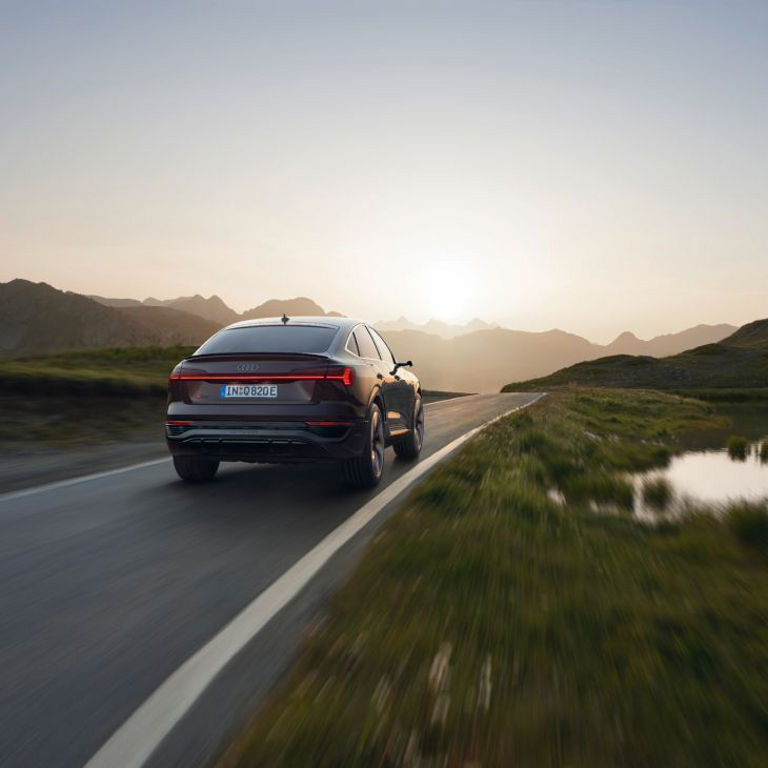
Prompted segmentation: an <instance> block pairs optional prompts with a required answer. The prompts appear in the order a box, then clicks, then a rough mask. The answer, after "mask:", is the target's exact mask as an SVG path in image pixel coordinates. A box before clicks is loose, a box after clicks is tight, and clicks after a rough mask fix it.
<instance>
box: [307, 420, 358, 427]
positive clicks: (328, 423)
mask: <svg viewBox="0 0 768 768" xmlns="http://www.w3.org/2000/svg"><path fill="white" fill-rule="evenodd" d="M304 423H305V424H306V425H307V426H308V427H351V426H352V424H353V423H354V422H351V421H305V422H304Z"/></svg>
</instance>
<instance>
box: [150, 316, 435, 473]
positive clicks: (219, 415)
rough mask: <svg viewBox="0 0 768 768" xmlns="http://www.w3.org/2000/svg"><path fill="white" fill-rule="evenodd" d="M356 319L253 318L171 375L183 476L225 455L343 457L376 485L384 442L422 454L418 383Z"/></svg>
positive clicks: (403, 452) (173, 441)
mask: <svg viewBox="0 0 768 768" xmlns="http://www.w3.org/2000/svg"><path fill="white" fill-rule="evenodd" d="M410 365H412V363H411V361H410V360H409V361H408V362H404V363H399V362H396V360H395V357H394V355H393V354H392V352H391V351H390V349H389V347H388V346H387V344H386V342H385V341H384V339H382V338H381V336H380V335H379V334H378V333H377V332H376V331H375V330H374V329H373V328H371V327H370V326H368V325H366V324H365V323H361V322H360V321H358V320H350V319H348V318H336V317H298V318H290V319H289V318H287V317H283V318H271V319H263V320H247V321H244V322H241V323H235V324H233V325H230V326H228V327H226V328H224V329H222V330H221V331H219V332H218V333H216V334H214V335H213V336H212V337H211V338H210V339H208V341H206V342H205V343H204V344H203V345H202V346H201V347H200V349H198V350H197V351H196V352H195V353H194V354H193V355H192V356H191V357H188V358H187V359H186V360H183V361H182V362H180V363H179V364H178V365H177V366H176V367H175V368H174V369H173V372H172V373H171V376H170V378H169V380H168V415H167V418H166V427H165V430H166V438H167V441H168V448H169V449H170V451H171V453H172V454H173V463H174V466H175V467H176V471H177V472H178V474H179V476H180V477H181V478H182V479H183V480H186V481H189V482H200V481H203V480H210V479H212V478H213V476H214V475H215V474H216V470H217V469H218V467H219V462H221V461H248V462H274V463H283V462H294V461H315V460H324V461H329V460H330V461H336V462H341V463H342V464H343V467H344V473H345V476H346V478H347V480H348V481H349V482H350V483H351V484H353V485H357V486H373V485H376V484H377V483H378V482H379V480H380V479H381V474H382V469H383V466H384V449H385V448H386V447H387V446H388V445H391V446H393V447H394V449H395V452H396V453H397V454H398V455H399V456H402V457H404V458H415V457H416V456H418V455H419V452H420V451H421V445H422V442H423V439H424V408H423V405H422V401H421V386H420V384H419V380H418V379H417V378H416V376H414V375H413V374H412V373H411V372H410V371H406V370H404V369H403V366H410Z"/></svg>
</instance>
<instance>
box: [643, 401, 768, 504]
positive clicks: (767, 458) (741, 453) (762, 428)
mask: <svg viewBox="0 0 768 768" xmlns="http://www.w3.org/2000/svg"><path fill="white" fill-rule="evenodd" d="M718 412H719V413H722V414H723V415H724V416H727V417H728V418H729V419H730V423H729V425H728V426H727V427H723V428H719V429H714V430H709V431H707V432H699V433H697V434H696V435H692V436H691V437H690V438H689V439H686V440H685V441H684V447H685V448H687V449H688V450H685V451H683V452H682V453H680V454H679V455H677V456H675V457H673V458H672V460H671V461H670V463H669V465H668V466H667V467H665V468H663V469H658V470H653V471H651V472H646V473H641V474H638V475H635V476H634V477H633V478H632V479H633V482H634V488H635V500H634V501H635V503H634V509H635V514H636V515H637V516H638V517H641V518H652V517H655V516H656V515H657V514H658V512H657V511H656V510H658V509H659V508H660V507H664V508H665V509H667V511H669V512H672V513H674V511H675V510H676V509H680V508H681V507H683V506H685V505H686V504H687V503H691V504H697V505H699V506H702V505H703V506H707V507H714V508H717V507H721V506H723V505H725V504H727V503H729V502H732V501H738V500H748V501H762V500H768V455H767V453H768V407H765V406H760V407H755V406H730V407H727V408H718ZM733 435H738V436H741V437H743V438H744V442H743V445H742V446H734V445H732V446H731V450H730V451H729V450H728V449H727V448H726V445H728V440H729V437H730V436H733ZM763 446H765V447H763ZM659 480H661V481H664V482H663V483H661V484H660V485H666V487H667V488H668V489H669V490H670V491H671V497H670V498H669V500H666V499H663V500H662V501H661V502H659V499H658V498H654V496H653V494H652V493H651V494H646V493H644V488H647V487H648V486H649V485H650V484H653V483H654V481H659ZM647 495H648V496H649V497H650V498H647ZM658 495H659V494H658V493H657V495H656V496H657V497H658ZM661 495H662V497H663V494H661Z"/></svg>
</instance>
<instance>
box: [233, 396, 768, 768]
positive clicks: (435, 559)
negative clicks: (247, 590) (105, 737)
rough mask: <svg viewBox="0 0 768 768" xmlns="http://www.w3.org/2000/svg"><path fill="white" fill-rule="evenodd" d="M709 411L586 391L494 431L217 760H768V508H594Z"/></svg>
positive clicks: (363, 568) (387, 543) (416, 512)
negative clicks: (718, 512)
mask: <svg viewBox="0 0 768 768" xmlns="http://www.w3.org/2000/svg"><path fill="white" fill-rule="evenodd" d="M716 421H717V417H715V416H714V415H713V413H712V412H711V411H710V409H709V407H708V406H706V405H705V404H703V403H700V402H696V401H693V400H687V399H682V398H679V397H676V396H667V395H661V394H658V393H651V392H642V391H636V390H635V391H632V392H621V391H610V390H609V391H585V390H573V391H567V392H559V393H555V394H554V395H552V396H550V397H548V398H546V399H545V400H543V401H541V402H540V403H538V404H537V405H535V406H534V407H533V408H532V409H530V410H528V411H526V412H524V413H523V414H521V415H519V416H516V417H511V418H507V419H505V420H502V421H500V422H498V423H497V424H495V425H493V426H492V427H490V428H489V429H487V430H485V431H484V432H483V433H482V434H481V435H480V436H479V437H478V438H476V439H475V440H473V441H472V442H471V443H469V444H468V445H467V447H465V448H464V449H463V450H462V451H461V452H460V454H459V455H458V456H456V457H455V458H454V459H452V460H451V461H449V462H448V463H446V464H444V465H443V466H441V467H440V468H438V469H437V470H436V471H435V472H434V473H433V474H432V475H431V476H430V478H429V479H428V480H427V481H426V482H425V483H424V484H423V485H422V486H421V487H420V488H419V489H418V490H417V491H416V492H414V493H413V494H412V495H411V497H410V498H409V499H408V501H407V502H406V503H405V504H404V506H403V508H402V509H401V510H400V511H399V512H398V513H397V514H396V515H395V516H394V517H393V518H391V519H390V521H389V522H388V523H387V524H386V526H385V527H384V528H383V529H382V531H381V532H380V533H379V534H378V535H377V536H376V538H375V539H374V541H373V542H372V544H371V545H370V547H369V549H368V551H367V553H366V555H365V556H364V557H363V558H362V560H361V561H360V563H359V565H358V566H357V568H356V570H355V572H354V573H353V574H352V576H351V578H350V579H349V580H348V582H347V583H346V585H345V586H344V587H343V588H342V589H341V591H340V592H339V593H338V594H337V595H336V597H335V599H334V601H333V604H332V606H331V609H330V612H329V615H328V616H327V618H326V620H325V621H323V622H322V623H320V624H319V625H318V626H316V627H315V628H314V630H313V631H312V632H311V633H310V635H309V636H308V637H307V639H306V641H305V644H304V647H303V649H302V651H301V653H300V656H299V658H298V661H297V663H296V664H295V667H294V669H293V671H292V673H291V674H290V675H289V676H288V678H287V680H286V681H285V682H284V683H283V684H282V685H281V686H280V687H279V688H278V690H277V691H276V692H275V693H274V694H273V695H272V697H271V698H270V700H269V701H268V702H267V703H266V704H265V705H264V706H263V707H262V709H261V710H260V711H259V712H258V713H257V714H256V715H255V717H254V718H253V720H252V722H251V723H250V724H249V725H248V727H247V728H246V729H245V730H244V731H243V732H242V733H241V734H240V736H239V737H238V738H237V739H236V740H235V742H234V743H233V745H232V747H231V748H230V750H229V751H228V753H227V754H226V755H225V757H224V758H223V759H222V761H221V765H222V766H227V767H231V766H275V765H278V766H279V765H282V766H294V765H313V766H342V765H343V766H357V765H359V766H369V765H379V766H390V765H409V766H415V765H419V766H422V767H423V766H443V765H448V766H454V765H457V766H467V765H473V766H507V765H522V766H561V765H572V766H579V765H638V766H647V765H654V764H661V765H696V764H700V765H740V766H750V765H754V766H758V765H765V764H766V760H767V759H768V704H767V702H768V618H767V617H768V564H767V563H766V559H765V558H764V557H762V556H761V554H760V552H761V548H763V547H764V542H765V523H764V521H765V519H766V517H765V515H766V511H765V509H764V508H750V510H748V511H747V512H741V513H740V512H737V511H732V512H729V513H728V514H727V515H726V516H725V517H724V518H723V519H722V520H718V519H716V518H714V517H712V516H709V515H704V514H691V515H690V516H688V517H686V518H685V519H682V520H680V521H677V522H669V521H666V522H664V523H661V524H659V525H658V526H650V525H643V524H641V523H639V522H637V521H635V520H634V519H633V518H632V517H631V516H630V515H628V514H626V513H624V514H622V513H617V514H612V515H608V514H597V513H595V512H593V511H591V503H590V502H591V499H590V496H592V498H593V499H594V498H598V499H600V498H604V497H605V496H606V495H611V493H607V492H606V490H605V489H606V488H610V487H611V483H612V482H614V481H616V479H617V476H618V475H619V474H620V473H621V472H624V471H626V470H629V469H647V468H650V467H653V466H659V465H662V464H663V463H664V462H666V461H668V459H669V456H670V454H671V452H673V451H674V450H675V446H676V444H677V443H676V439H677V437H678V436H679V435H680V434H682V433H684V432H685V431H687V430H690V429H695V428H705V427H707V426H710V425H712V424H713V423H714V422H716ZM616 487H618V486H616ZM554 489H559V490H560V491H561V492H562V494H564V495H565V498H566V504H565V505H563V504H559V503H556V502H555V501H553V500H552V499H551V498H550V492H551V491H552V490H554ZM619 495H620V496H621V494H619Z"/></svg>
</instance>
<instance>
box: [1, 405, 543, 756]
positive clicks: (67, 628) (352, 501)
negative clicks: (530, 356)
mask: <svg viewBox="0 0 768 768" xmlns="http://www.w3.org/2000/svg"><path fill="white" fill-rule="evenodd" d="M535 398H536V396H535V395H527V394H500V395H473V396H470V397H463V398H458V399H455V400H444V401H440V402H436V403H432V404H430V405H429V406H428V407H427V427H426V429H427V434H426V439H425V443H424V449H423V452H422V457H421V459H420V461H424V460H426V459H428V458H429V457H430V456H431V455H434V454H435V453H436V452H437V451H439V450H440V449H441V448H443V447H444V446H446V445H447V444H448V443H450V442H451V441H452V440H454V439H455V438H457V437H459V436H461V435H463V434H465V433H466V432H467V431H469V430H471V429H473V428H475V427H477V426H479V425H481V424H483V423H485V422H487V421H488V420H490V419H493V418H495V417H496V416H498V415H500V414H502V413H504V412H506V411H509V410H511V409H514V408H517V407H519V406H522V405H527V404H529V403H530V402H531V401H532V400H534V399H535ZM392 454H393V452H392V451H387V466H386V469H385V476H384V480H383V482H382V485H380V486H379V488H377V489H375V490H374V491H365V492H362V491H355V492H350V491H348V490H346V489H345V488H344V487H343V485H342V482H341V480H340V477H339V475H338V473H337V472H336V471H334V470H331V469H329V468H327V467H321V466H310V465H307V466H286V467H280V466H269V465H223V468H222V470H221V471H220V474H219V476H218V478H217V480H216V481H215V482H213V483H211V484H208V485H203V486H187V485H184V484H182V483H181V482H179V481H178V480H177V478H176V476H175V473H174V472H173V468H172V466H171V464H170V461H167V460H162V461H160V462H155V463H152V464H150V465H148V466H147V465H145V466H140V467H137V468H134V469H129V470H127V471H121V472H117V473H106V474H104V475H103V476H100V477H95V478H92V479H88V480H84V481H81V482H74V483H71V482H70V483H69V484H63V485H55V486H53V487H51V488H41V489H38V490H34V491H33V492H31V493H25V494H21V495H19V494H9V495H6V496H5V497H0V580H1V582H0V583H2V588H1V589H0V765H2V766H24V767H25V768H26V767H27V766H38V765H39V766H60V767H62V768H67V767H68V766H73V767H75V766H77V767H80V766H83V765H85V764H86V763H87V762H88V761H89V760H91V759H92V758H93V757H94V755H96V754H97V753H98V752H99V750H100V748H101V747H102V745H104V743H105V742H107V741H108V740H109V739H110V737H112V736H113V734H114V733H115V732H116V731H118V732H119V731H120V729H121V728H123V729H124V728H125V723H126V721H129V719H130V718H131V716H132V715H133V713H134V712H135V711H136V710H137V709H138V708H139V707H141V705H142V704H144V703H145V702H146V700H147V699H148V698H149V697H150V696H151V695H152V694H153V692H154V691H155V690H156V689H158V687H159V686H161V684H163V683H164V681H166V680H167V679H168V678H169V676H171V675H173V673H174V672H176V671H177V670H179V668H180V667H182V665H184V663H185V662H186V661H187V660H188V659H189V658H190V657H191V656H193V655H194V654H196V653H197V652H199V650H200V649H201V648H202V647H203V646H206V644H207V643H208V642H209V641H210V640H211V638H213V637H215V636H217V633H221V631H222V628H224V627H225V626H226V625H228V623H229V622H230V621H231V620H232V619H233V618H234V617H235V616H237V615H238V614H239V613H240V612H241V611H242V610H243V609H244V608H246V607H247V606H249V605H250V604H252V602H253V601H254V600H255V599H257V598H259V597H260V595H264V594H266V592H268V591H269V590H268V588H269V587H270V585H274V583H275V582H276V581H277V580H278V579H279V577H281V576H282V575H284V574H285V573H286V571H288V569H290V568H291V567H292V566H294V564H295V563H296V562H297V561H299V560H300V559H301V558H302V557H303V556H305V555H306V554H307V553H308V552H310V551H311V550H313V548H315V547H316V545H317V544H318V542H320V541H321V540H323V539H324V538H325V537H326V536H328V535H329V534H331V533H332V532H334V530H335V529H337V527H338V526H340V525H341V524H342V523H344V522H345V521H347V520H349V519H350V517H351V516H352V515H353V513H355V512H356V511H357V510H359V509H360V508H361V507H362V506H363V505H365V504H366V503H367V502H368V501H369V500H371V499H373V498H375V497H377V496H378V494H380V493H382V492H384V490H385V489H386V488H387V486H388V485H389V484H391V483H393V482H394V481H396V480H397V479H398V478H401V477H402V476H403V475H404V474H405V473H407V472H409V471H410V470H412V469H413V468H414V465H413V464H412V463H405V462H401V461H399V460H396V459H395V458H394V456H393V455H392ZM403 482H406V481H405V480H404V481H403ZM396 488H397V486H395V487H394V488H393V489H391V492H394V490H395V489H396ZM400 495H401V496H402V494H400ZM384 498H386V496H382V497H381V499H384ZM398 498H399V497H398ZM396 505H397V498H396V499H394V500H393V501H392V502H391V503H388V504H387V505H386V506H385V507H384V509H383V510H382V511H381V513H380V514H378V515H377V516H376V517H375V519H374V520H373V521H372V522H371V523H369V524H367V525H365V527H363V528H362V530H360V531H359V533H357V534H356V535H355V536H354V537H353V538H351V539H350V540H349V541H348V542H347V543H346V544H344V546H343V547H341V548H340V549H339V551H338V552H337V553H336V554H335V555H334V556H333V557H332V558H331V559H330V560H329V561H328V562H327V563H326V564H325V565H324V566H323V567H322V568H321V569H320V570H319V572H318V573H317V575H316V576H314V577H313V578H312V580H311V581H310V582H309V583H308V584H307V585H306V586H305V587H304V588H302V589H301V591H300V592H298V594H297V596H296V597H295V599H292V600H291V601H290V602H289V603H288V604H287V605H286V606H285V607H284V608H282V609H281V610H279V612H277V613H276V615H275V616H274V618H272V619H271V620H270V621H269V622H268V623H267V624H266V625H265V626H264V627H263V629H261V631H259V632H258V634H256V635H255V636H254V637H253V638H251V639H250V640H249V641H248V642H247V644H245V645H244V647H243V648H242V650H241V651H240V652H238V653H237V654H236V655H235V656H234V657H233V658H232V659H231V660H230V661H229V662H228V663H227V665H226V666H225V667H224V669H223V670H222V671H221V672H220V673H219V674H217V675H216V676H215V677H214V678H213V679H212V681H211V682H210V684H209V685H208V686H207V687H206V688H205V690H204V692H203V694H202V695H201V696H200V697H199V698H198V699H197V701H196V702H195V703H194V705H192V706H191V708H190V709H189V710H188V711H187V712H186V714H185V715H184V716H183V717H182V718H181V719H180V720H179V721H178V723H177V724H176V725H175V726H174V727H173V729H172V730H170V731H169V732H168V734H167V736H166V737H165V738H164V739H163V741H162V742H161V743H159V745H158V746H157V748H156V749H153V752H152V754H151V756H150V757H149V759H148V760H147V761H146V764H147V765H149V766H164V767H165V766H184V767H185V768H189V767H190V766H195V765H205V764H207V763H208V762H210V760H211V759H212V758H213V757H215V756H216V755H217V754H218V753H219V751H220V749H221V746H222V744H224V743H225V741H226V738H227V737H228V736H229V735H231V733H232V732H233V731H236V730H237V728H238V727H239V726H240V725H242V723H243V720H244V718H245V717H247V715H248V714H249V713H250V712H252V711H253V708H254V707H255V706H256V705H257V704H258V702H259V700H260V699H261V698H263V696H264V695H265V694H266V693H267V692H268V691H269V689H270V688H271V687H272V686H273V685H274V683H275V681H276V680H277V679H278V677H279V675H280V674H281V672H283V671H284V670H285V669H286V667H287V665H288V664H289V663H290V661H291V659H292V657H293V653H294V652H295V648H296V644H297V642H298V641H299V639H300V637H301V634H302V632H303V631H304V630H305V629H306V627H307V625H308V623H309V622H311V621H312V620H313V619H314V618H315V617H317V616H318V615H319V614H320V613H321V612H322V608H323V606H324V605H325V603H326V600H327V598H328V596H329V594H330V593H331V591H332V589H333V587H334V586H335V585H337V584H338V582H339V579H341V578H342V577H343V576H344V574H346V573H347V572H348V571H349V568H350V567H351V566H352V565H353V564H354V562H355V559H356V557H358V556H359V555H360V553H361V551H362V548H363V546H364V545H365V543H366V542H367V541H368V540H369V539H370V537H371V535H372V534H373V532H374V531H375V528H376V526H377V525H379V524H380V523H381V521H382V520H383V519H385V517H386V515H387V514H388V513H389V512H391V511H392V510H393V509H394V508H396ZM265 591H266V592H265ZM142 761H143V758H142ZM114 768H120V766H117V765H116V766H114Z"/></svg>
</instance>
